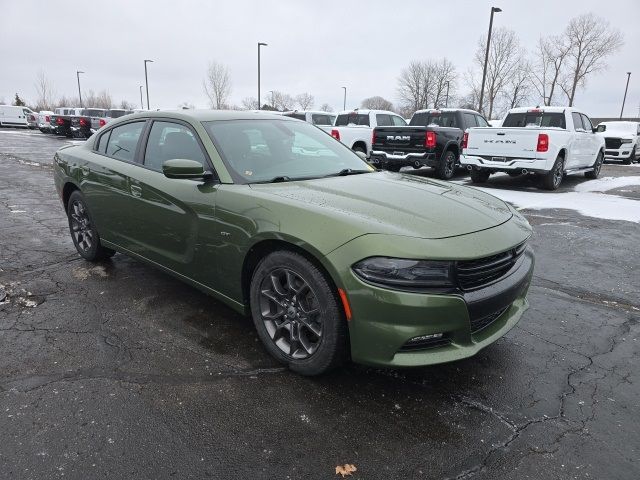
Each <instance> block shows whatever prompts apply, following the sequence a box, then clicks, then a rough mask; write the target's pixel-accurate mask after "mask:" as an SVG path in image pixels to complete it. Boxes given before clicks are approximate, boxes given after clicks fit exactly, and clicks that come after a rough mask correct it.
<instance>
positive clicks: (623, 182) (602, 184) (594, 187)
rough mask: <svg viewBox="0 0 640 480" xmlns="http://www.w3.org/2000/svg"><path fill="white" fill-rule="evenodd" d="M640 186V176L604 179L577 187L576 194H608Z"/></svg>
mask: <svg viewBox="0 0 640 480" xmlns="http://www.w3.org/2000/svg"><path fill="white" fill-rule="evenodd" d="M633 185H640V176H633V177H603V178H599V179H598V180H590V181H588V182H584V183H580V184H578V185H576V186H575V188H574V190H575V191H576V192H606V191H609V190H614V189H616V188H622V187H630V186H633Z"/></svg>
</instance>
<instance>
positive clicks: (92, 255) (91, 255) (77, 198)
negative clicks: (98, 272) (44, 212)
mask: <svg viewBox="0 0 640 480" xmlns="http://www.w3.org/2000/svg"><path fill="white" fill-rule="evenodd" d="M76 203H81V204H82V205H83V207H84V209H85V212H86V214H87V216H88V217H89V222H90V224H91V230H92V232H93V239H94V241H93V243H92V245H91V248H90V249H89V250H86V251H85V250H83V249H81V248H80V247H79V245H78V242H77V240H76V237H75V235H74V234H73V229H72V223H71V212H72V211H73V206H74V204H76ZM67 221H68V223H69V233H71V240H72V241H73V245H74V246H75V247H76V250H77V251H78V254H79V255H80V256H81V257H82V258H84V259H85V260H89V261H93V260H96V259H98V257H99V253H100V237H99V236H98V231H97V230H96V226H95V223H94V222H93V217H92V216H91V211H89V207H88V206H87V202H85V200H84V196H83V195H82V193H80V192H79V191H78V190H76V191H75V192H72V193H71V195H70V196H69V203H68V205H67Z"/></svg>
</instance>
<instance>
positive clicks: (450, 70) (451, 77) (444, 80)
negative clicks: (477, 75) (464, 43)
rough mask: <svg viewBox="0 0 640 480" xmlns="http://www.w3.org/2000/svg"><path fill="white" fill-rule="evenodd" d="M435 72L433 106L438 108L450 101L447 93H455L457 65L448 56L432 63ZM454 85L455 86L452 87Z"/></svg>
mask: <svg viewBox="0 0 640 480" xmlns="http://www.w3.org/2000/svg"><path fill="white" fill-rule="evenodd" d="M432 69H433V73H434V82H433V92H432V93H431V97H432V102H433V107H434V108H438V107H442V106H444V104H445V103H448V100H449V99H448V98H447V95H451V94H452V93H455V80H456V76H457V75H456V67H455V65H454V64H453V63H452V62H451V61H449V60H448V59H447V58H443V59H441V60H439V61H438V62H435V63H434V64H433V65H432ZM452 86H453V88H451V87H452Z"/></svg>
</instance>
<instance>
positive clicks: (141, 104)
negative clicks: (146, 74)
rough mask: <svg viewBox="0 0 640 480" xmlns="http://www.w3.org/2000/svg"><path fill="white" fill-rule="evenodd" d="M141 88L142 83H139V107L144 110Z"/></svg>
mask: <svg viewBox="0 0 640 480" xmlns="http://www.w3.org/2000/svg"><path fill="white" fill-rule="evenodd" d="M143 88H144V87H143V86H142V85H140V108H141V109H142V110H144V101H143V100H142V89H143Z"/></svg>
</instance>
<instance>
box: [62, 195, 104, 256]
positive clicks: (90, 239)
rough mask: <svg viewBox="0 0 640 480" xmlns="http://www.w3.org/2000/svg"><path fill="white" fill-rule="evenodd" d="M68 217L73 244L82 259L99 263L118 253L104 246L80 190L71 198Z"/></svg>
mask: <svg viewBox="0 0 640 480" xmlns="http://www.w3.org/2000/svg"><path fill="white" fill-rule="evenodd" d="M67 217H68V218H69V230H70V232H71V238H72V239H73V244H74V245H75V247H76V250H77V251H78V253H79V254H80V256H81V257H82V258H84V259H85V260H89V261H90V262H97V261H99V260H104V259H106V258H109V257H112V256H113V255H114V254H115V253H116V252H115V251H114V250H111V249H110V248H106V247H103V246H102V244H101V242H100V235H98V231H97V230H96V227H95V224H94V223H93V219H92V218H91V213H89V208H88V207H87V204H86V203H85V201H84V197H83V195H82V193H80V191H79V190H76V191H75V192H73V193H72V194H71V196H70V197H69V204H68V206H67Z"/></svg>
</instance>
